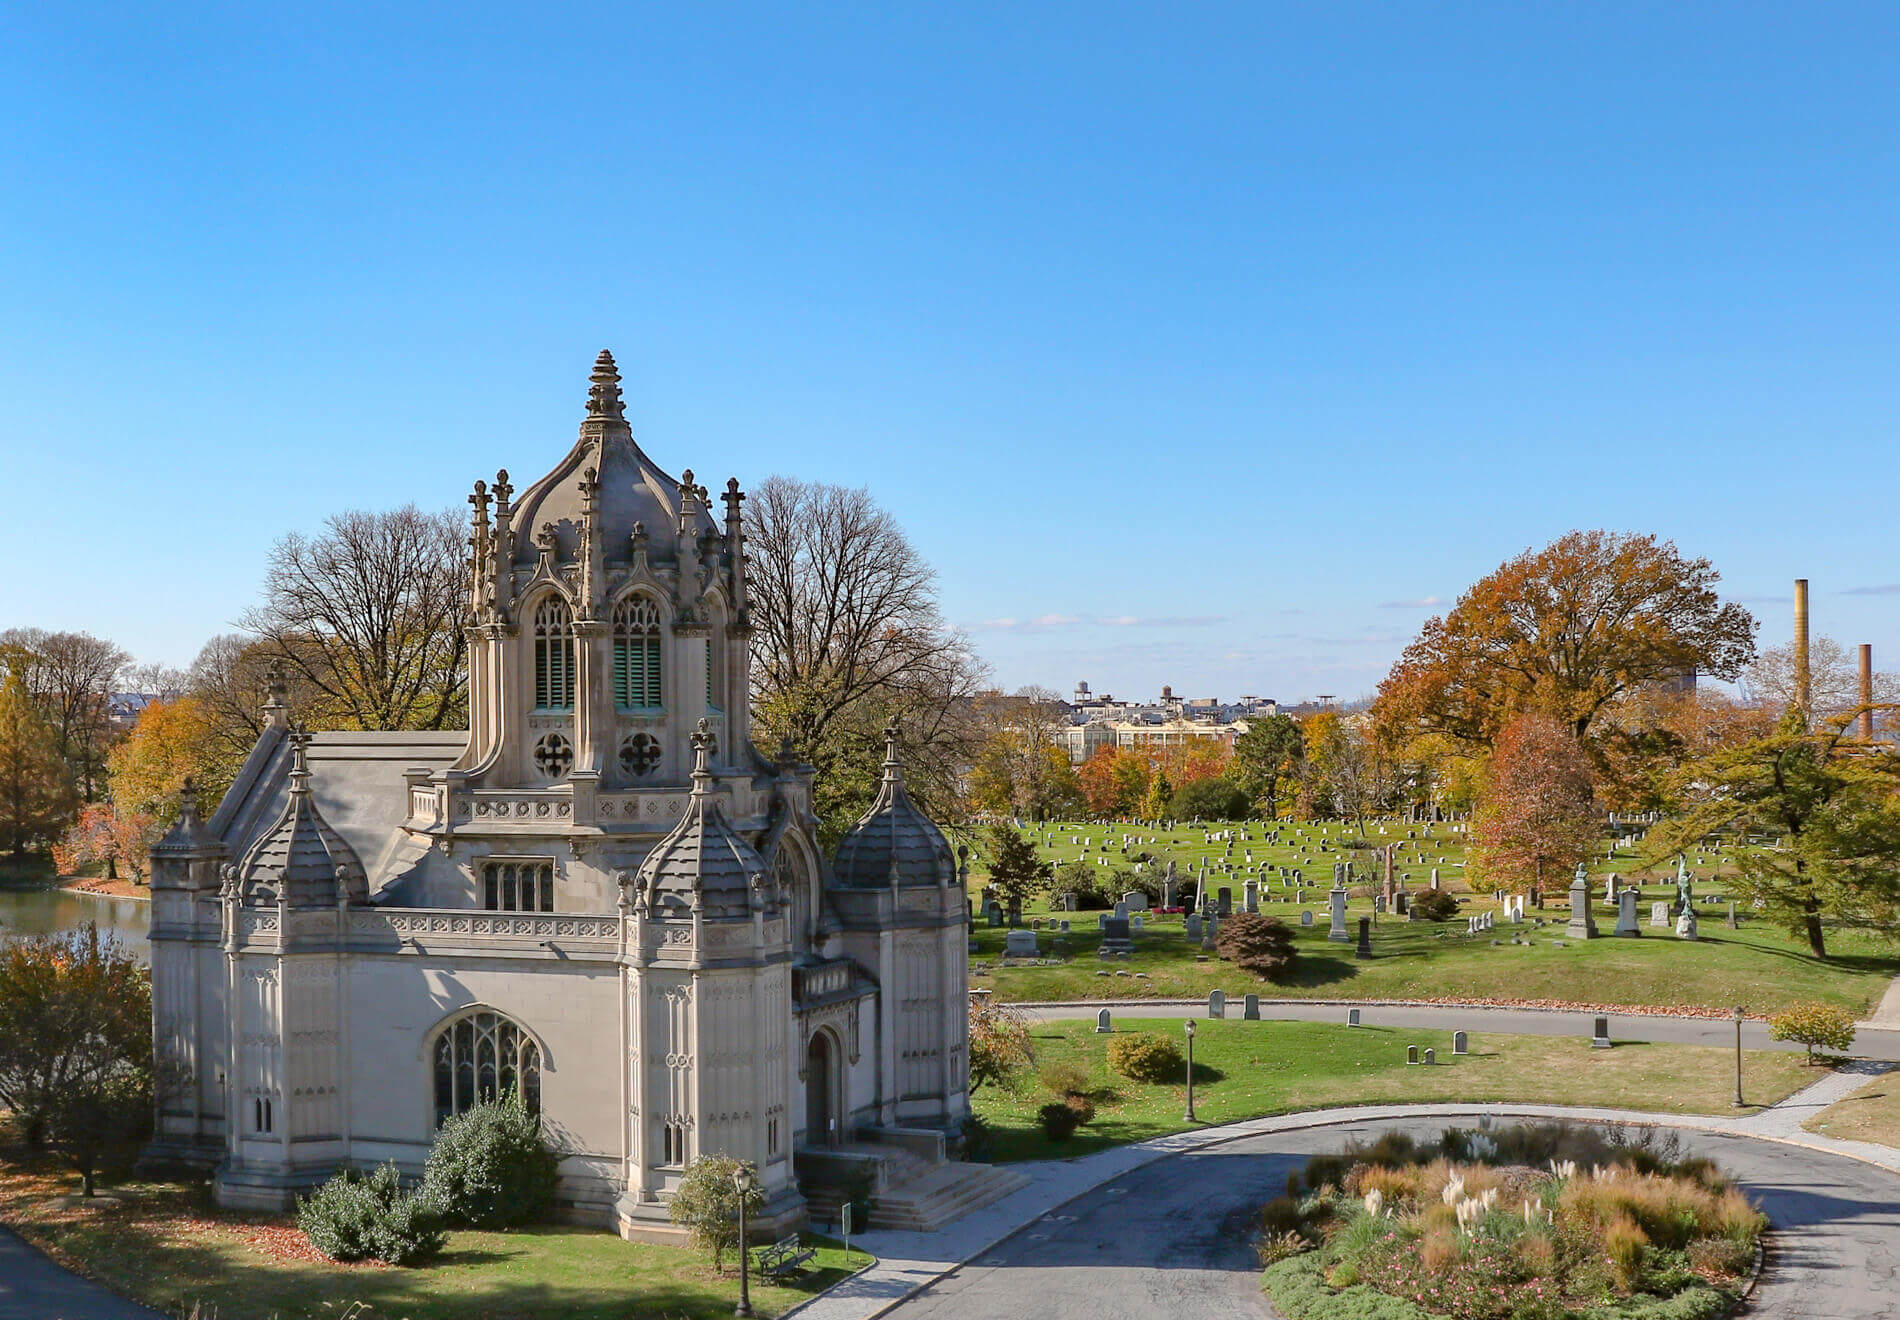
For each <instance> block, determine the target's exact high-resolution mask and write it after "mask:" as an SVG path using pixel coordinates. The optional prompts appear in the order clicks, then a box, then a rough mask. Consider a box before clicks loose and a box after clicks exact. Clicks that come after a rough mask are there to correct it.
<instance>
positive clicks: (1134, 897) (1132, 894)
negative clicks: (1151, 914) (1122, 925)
mask: <svg viewBox="0 0 1900 1320" xmlns="http://www.w3.org/2000/svg"><path fill="white" fill-rule="evenodd" d="M1122 906H1123V907H1124V908H1126V909H1128V911H1130V912H1146V911H1147V910H1148V896H1147V895H1146V894H1144V893H1142V892H1141V890H1139V889H1131V890H1129V891H1128V892H1127V893H1125V894H1123V895H1122Z"/></svg>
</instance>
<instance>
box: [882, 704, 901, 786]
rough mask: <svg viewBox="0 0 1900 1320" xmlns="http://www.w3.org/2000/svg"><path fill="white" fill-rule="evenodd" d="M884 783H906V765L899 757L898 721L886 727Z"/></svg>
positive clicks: (893, 721)
mask: <svg viewBox="0 0 1900 1320" xmlns="http://www.w3.org/2000/svg"><path fill="white" fill-rule="evenodd" d="M884 782H885V783H887V784H902V783H903V782H904V763H903V761H901V760H899V759H898V755H897V721H896V720H892V721H891V722H890V723H889V724H886V725H885V726H884Z"/></svg>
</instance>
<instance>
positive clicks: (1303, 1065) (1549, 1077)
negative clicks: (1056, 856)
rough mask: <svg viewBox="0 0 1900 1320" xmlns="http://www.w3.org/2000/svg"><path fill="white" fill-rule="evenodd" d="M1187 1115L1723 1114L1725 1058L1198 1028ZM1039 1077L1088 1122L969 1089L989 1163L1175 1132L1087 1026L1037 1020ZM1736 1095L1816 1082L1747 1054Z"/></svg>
mask: <svg viewBox="0 0 1900 1320" xmlns="http://www.w3.org/2000/svg"><path fill="white" fill-rule="evenodd" d="M1118 1030H1120V1031H1122V1032H1123V1033H1127V1032H1147V1033H1153V1034H1160V1035H1165V1036H1167V1037H1169V1038H1170V1039H1172V1040H1174V1041H1176V1042H1177V1043H1178V1042H1180V1040H1181V1038H1182V1032H1181V1026H1180V1024H1179V1023H1177V1022H1171V1021H1167V1020H1165V1019H1163V1020H1160V1021H1156V1022H1153V1023H1142V1024H1139V1025H1130V1026H1127V1027H1124V1028H1120V1029H1118ZM1195 1033H1196V1034H1195V1038H1194V1072H1195V1078H1196V1081H1195V1086H1194V1108H1195V1113H1196V1115H1197V1117H1198V1118H1199V1119H1200V1123H1199V1124H1197V1125H1196V1126H1212V1125H1215V1124H1220V1123H1231V1122H1234V1121H1236V1120H1238V1119H1243V1118H1257V1117H1260V1116H1262V1115H1266V1114H1281V1113H1290V1112H1293V1111H1296V1110H1304V1109H1319V1108H1325V1107H1329V1106H1335V1105H1350V1104H1368V1103H1382V1102H1406V1101H1420V1102H1424V1101H1474V1102H1475V1101H1495V1100H1514V1101H1520V1102H1523V1103H1529V1104H1563V1105H1602V1106H1611V1107H1615V1108H1624V1109H1639V1110H1644V1111H1649V1112H1654V1113H1659V1114H1715V1113H1720V1114H1729V1113H1746V1112H1752V1110H1735V1109H1733V1108H1731V1107H1730V1103H1729V1102H1730V1101H1731V1100H1732V1099H1733V1098H1734V1095H1735V1055H1734V1054H1733V1052H1731V1051H1729V1050H1724V1049H1715V1048H1709V1047H1705V1046H1695V1045H1658V1044H1635V1043H1630V1044H1620V1045H1617V1046H1616V1047H1615V1048H1614V1049H1608V1050H1597V1049H1592V1048H1591V1047H1590V1042H1589V1041H1587V1040H1583V1039H1568V1038H1552V1037H1548V1036H1503V1035H1491V1034H1485V1035H1479V1034H1477V1033H1475V1032H1474V1033H1472V1035H1471V1037H1470V1042H1469V1043H1470V1048H1471V1053H1469V1054H1467V1055H1463V1056H1453V1054H1452V1052H1451V1034H1450V1033H1449V1032H1435V1031H1412V1030H1407V1029H1403V1028H1391V1027H1346V1026H1337V1025H1334V1024H1332V1023H1320V1022H1235V1021H1211V1020H1201V1021H1197V1022H1196V1023H1195ZM1030 1034H1031V1037H1032V1040H1033V1043H1034V1046H1035V1051H1036V1062H1037V1066H1038V1067H1039V1068H1040V1067H1042V1066H1045V1065H1048V1064H1050V1063H1055V1062H1072V1063H1075V1064H1077V1065H1079V1066H1081V1067H1082V1068H1084V1069H1085V1070H1086V1071H1087V1073H1088V1076H1089V1079H1090V1083H1091V1086H1092V1087H1093V1089H1094V1099H1095V1107H1096V1116H1095V1121H1094V1122H1093V1123H1091V1124H1089V1125H1088V1126H1087V1127H1084V1128H1081V1129H1078V1130H1077V1132H1076V1134H1075V1135H1074V1136H1073V1137H1071V1138H1069V1139H1068V1140H1067V1141H1063V1142H1051V1141H1049V1140H1048V1139H1047V1138H1046V1137H1045V1136H1044V1135H1043V1132H1042V1128H1041V1126H1040V1125H1039V1124H1038V1123H1037V1121H1036V1110H1037V1109H1038V1108H1039V1107H1040V1106H1042V1105H1043V1104H1045V1103H1047V1102H1048V1101H1049V1100H1050V1099H1051V1096H1050V1095H1049V1094H1048V1092H1047V1090H1046V1088H1044V1087H1043V1085H1042V1084H1041V1083H1040V1082H1039V1081H1038V1080H1037V1079H1036V1077H1035V1076H1034V1075H1033V1074H1030V1075H1025V1076H1023V1077H1022V1078H1021V1079H1020V1080H1019V1083H1018V1085H1017V1087H1016V1089H1015V1090H1013V1091H1002V1090H997V1089H995V1088H994V1087H989V1088H985V1089H983V1090H980V1091H978V1092H977V1094H976V1096H975V1105H976V1109H977V1112H978V1113H980V1114H981V1115H982V1116H983V1117H984V1119H986V1120H987V1121H988V1122H989V1123H991V1124H992V1125H993V1126H994V1128H995V1129H996V1141H995V1149H994V1152H993V1153H994V1156H995V1158H997V1159H1000V1160H1023V1159H1061V1158H1067V1157H1071V1156H1075V1155H1083V1154H1087V1153H1088V1152H1090V1151H1094V1150H1100V1149H1102V1148H1104V1147H1106V1146H1112V1145H1119V1144H1121V1143H1123V1142H1129V1141H1142V1140H1145V1139H1147V1138H1149V1137H1159V1136H1164V1135H1166V1134H1167V1133H1170V1132H1180V1131H1183V1130H1184V1129H1186V1128H1187V1127H1188V1126H1189V1125H1188V1124H1187V1123H1184V1122H1183V1121H1182V1112H1183V1110H1184V1109H1185V1107H1186V1096H1187V1092H1186V1087H1185V1086H1184V1085H1182V1084H1181V1083H1179V1082H1175V1083H1164V1084H1159V1085H1149V1084H1144V1083H1140V1082H1131V1081H1129V1080H1128V1079H1127V1078H1125V1077H1121V1076H1118V1075H1116V1074H1113V1073H1111V1072H1109V1070H1108V1064H1107V1049H1108V1041H1109V1040H1110V1037H1109V1036H1104V1035H1097V1034H1096V1032H1095V1028H1094V1024H1093V1023H1090V1022H1050V1023H1037V1024H1035V1025H1034V1026H1032V1027H1031V1029H1030ZM1407 1045H1417V1046H1419V1047H1420V1050H1421V1051H1423V1050H1424V1049H1426V1048H1431V1049H1435V1050H1437V1052H1438V1062H1437V1064H1436V1065H1435V1066H1433V1067H1430V1068H1427V1067H1424V1066H1422V1065H1421V1066H1416V1067H1415V1066H1412V1065H1408V1064H1407V1063H1406V1062H1405V1047H1406V1046H1407ZM1743 1058H1744V1063H1743V1067H1744V1072H1743V1077H1744V1094H1745V1096H1746V1097H1747V1098H1748V1099H1749V1100H1750V1101H1751V1102H1753V1104H1755V1105H1758V1106H1759V1105H1769V1104H1773V1103H1775V1102H1776V1101H1778V1100H1782V1099H1784V1098H1786V1097H1787V1096H1789V1095H1791V1094H1793V1093H1794V1092H1795V1091H1796V1090H1799V1089H1800V1088H1801V1087H1802V1086H1805V1085H1806V1084H1807V1083H1809V1082H1811V1081H1813V1080H1815V1079H1816V1078H1817V1077H1818V1076H1819V1075H1820V1074H1819V1073H1818V1072H1816V1071H1815V1070H1814V1069H1811V1068H1807V1067H1804V1066H1803V1065H1802V1062H1801V1058H1800V1056H1799V1055H1794V1054H1788V1053H1783V1052H1780V1051H1768V1050H1759V1051H1757V1050H1751V1051H1749V1052H1748V1053H1746V1054H1745V1055H1744V1056H1743Z"/></svg>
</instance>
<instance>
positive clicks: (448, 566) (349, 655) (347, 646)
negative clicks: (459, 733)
mask: <svg viewBox="0 0 1900 1320" xmlns="http://www.w3.org/2000/svg"><path fill="white" fill-rule="evenodd" d="M464 535H465V532H464V528H463V526H462V520H461V518H460V516H459V515H457V514H455V513H453V512H450V511H448V510H444V511H442V512H440V513H424V512H422V511H421V510H420V509H417V508H416V506H415V505H413V504H409V505H404V506H403V507H402V508H400V509H393V510H390V511H388V512H386V513H371V512H364V511H361V510H352V511H350V512H348V513H340V514H338V515H336V516H335V517H333V518H331V519H330V520H329V521H328V522H327V523H326V524H325V530H324V533H323V535H321V536H316V537H306V536H303V535H301V534H298V533H292V534H291V535H289V536H286V537H285V538H284V539H283V540H281V541H279V542H278V543H277V545H276V547H275V548H274V549H273V550H272V551H271V557H270V569H269V572H268V573H267V574H266V576H265V579H264V603H263V604H262V605H259V606H258V607H256V608H255V609H252V610H248V611H246V612H245V614H244V616H243V617H242V619H240V620H239V622H240V623H241V624H242V626H243V627H245V628H246V629H248V630H250V631H251V632H253V633H256V634H257V635H258V636H259V637H260V638H262V639H263V640H264V641H265V642H266V643H268V645H269V650H270V652H271V654H272V655H273V656H274V657H275V658H277V659H280V660H282V661H283V662H284V663H285V664H286V665H287V667H288V668H289V669H290V671H291V672H292V673H293V674H294V675H299V676H301V678H302V679H303V680H305V681H307V682H308V683H309V684H310V686H311V688H313V689H314V690H315V691H316V692H317V693H318V694H319V697H318V701H317V708H316V709H315V710H313V711H311V712H310V718H312V719H313V720H316V721H318V722H322V723H329V724H332V725H335V726H338V727H343V728H354V729H453V728H459V727H461V725H462V723H463V722H464V720H465V719H466V718H467V710H468V639H467V637H466V636H465V634H464V631H463V630H464V629H465V628H466V627H467V625H468V623H469V602H468V570H467V566H466V550H465V546H464V542H463V537H464Z"/></svg>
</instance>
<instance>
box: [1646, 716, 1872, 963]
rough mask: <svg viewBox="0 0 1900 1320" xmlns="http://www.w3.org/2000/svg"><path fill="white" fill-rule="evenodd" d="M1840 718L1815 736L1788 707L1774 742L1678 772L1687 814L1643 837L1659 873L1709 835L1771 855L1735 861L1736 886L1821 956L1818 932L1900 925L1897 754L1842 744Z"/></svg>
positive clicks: (1722, 752) (1722, 751) (1749, 853)
mask: <svg viewBox="0 0 1900 1320" xmlns="http://www.w3.org/2000/svg"><path fill="white" fill-rule="evenodd" d="M1849 727H1851V726H1850V725H1849V724H1848V722H1847V717H1840V718H1837V719H1835V720H1833V721H1831V722H1829V723H1828V724H1827V725H1825V726H1824V727H1822V728H1820V729H1810V728H1809V727H1808V724H1807V721H1806V720H1805V719H1804V718H1803V717H1802V714H1801V712H1800V711H1798V710H1796V709H1794V708H1792V707H1790V708H1789V710H1788V712H1787V713H1786V714H1785V715H1784V716H1782V719H1781V722H1780V724H1778V725H1777V726H1776V727H1775V730H1774V732H1773V733H1770V734H1768V735H1767V736H1765V737H1760V738H1753V739H1749V740H1748V741H1746V742H1743V743H1741V744H1739V745H1737V746H1734V747H1725V748H1719V749H1717V750H1716V751H1714V752H1713V753H1711V754H1710V755H1708V756H1705V757H1703V758H1701V759H1700V760H1697V761H1694V762H1691V763H1690V764H1689V765H1687V766H1685V767H1684V768H1683V770H1682V771H1681V772H1680V775H1679V781H1680V784H1681V789H1680V793H1681V795H1682V797H1683V798H1684V799H1685V800H1686V801H1689V802H1691V803H1692V804H1693V805H1692V806H1691V807H1690V809H1689V810H1688V811H1687V812H1686V813H1685V814H1684V815H1683V816H1682V817H1681V818H1679V819H1678V820H1676V821H1674V822H1672V823H1670V824H1667V825H1664V826H1658V827H1657V828H1656V829H1654V830H1652V831H1651V832H1650V837H1649V840H1648V845H1647V848H1646V853H1647V860H1648V862H1649V864H1650V865H1655V864H1657V863H1659V862H1661V861H1663V860H1664V859H1666V858H1669V857H1672V856H1675V855H1677V854H1679V853H1682V852H1685V851H1687V850H1688V849H1690V848H1691V847H1694V846H1695V844H1696V842H1697V840H1700V839H1702V838H1703V837H1705V836H1707V835H1708V834H1710V833H1712V832H1714V831H1716V830H1733V831H1738V832H1749V833H1756V834H1764V835H1768V836H1770V837H1774V838H1777V839H1778V840H1779V843H1778V845H1777V846H1774V847H1768V848H1744V849H1741V850H1740V851H1739V852H1737V853H1736V854H1735V866H1736V875H1735V877H1734V879H1733V881H1732V882H1731V887H1732V888H1733V889H1734V890H1735V891H1736V892H1737V893H1738V894H1740V895H1741V896H1742V897H1744V898H1747V899H1750V900H1753V899H1760V900H1761V902H1762V904H1763V906H1764V907H1765V908H1766V909H1767V910H1768V911H1769V912H1771V913H1773V914H1774V915H1775V916H1777V917H1779V918H1780V919H1782V920H1783V921H1785V922H1786V923H1787V925H1788V928H1789V930H1790V931H1791V932H1793V933H1796V934H1802V935H1805V936H1806V937H1807V941H1808V947H1809V949H1811V950H1812V951H1813V953H1814V956H1815V957H1817V958H1825V957H1827V935H1826V930H1825V923H1826V922H1828V921H1833V922H1836V923H1840V924H1844V925H1854V926H1862V927H1866V928H1871V929H1879V930H1886V931H1892V930H1893V929H1894V928H1895V925H1896V923H1897V922H1900V754H1896V753H1895V752H1894V751H1892V750H1890V749H1889V748H1888V746H1886V745H1880V746H1875V747H1866V746H1864V745H1859V744H1856V743H1854V742H1852V741H1851V740H1850V739H1849V738H1848V737H1847V729H1848V728H1849Z"/></svg>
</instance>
